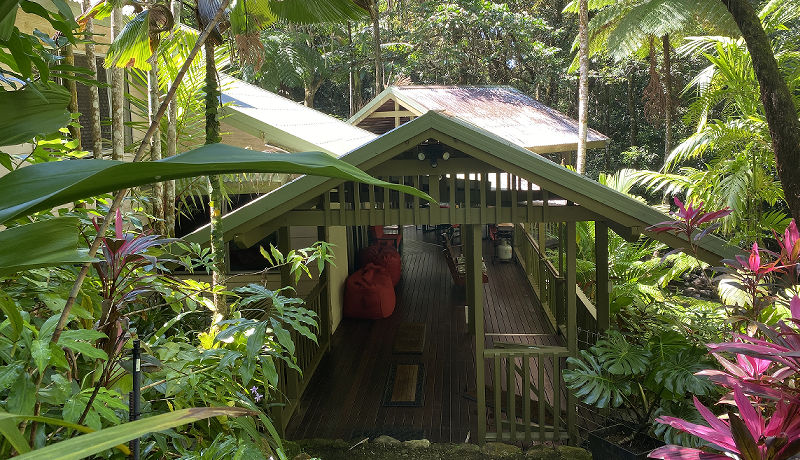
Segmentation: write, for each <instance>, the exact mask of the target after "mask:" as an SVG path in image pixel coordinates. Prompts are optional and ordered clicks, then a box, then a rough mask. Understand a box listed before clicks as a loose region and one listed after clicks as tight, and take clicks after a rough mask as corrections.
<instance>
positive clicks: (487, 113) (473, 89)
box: [349, 86, 609, 153]
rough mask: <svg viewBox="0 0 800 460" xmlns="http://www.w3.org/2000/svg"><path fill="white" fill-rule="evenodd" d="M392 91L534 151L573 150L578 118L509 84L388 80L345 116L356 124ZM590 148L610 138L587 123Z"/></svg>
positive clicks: (420, 108) (416, 106) (413, 105)
mask: <svg viewBox="0 0 800 460" xmlns="http://www.w3.org/2000/svg"><path fill="white" fill-rule="evenodd" d="M387 96H389V97H391V96H394V97H396V99H397V100H398V102H400V103H401V104H403V105H406V106H408V108H410V109H412V110H413V111H416V112H419V113H420V114H422V113H425V112H428V111H437V112H443V113H445V114H446V115H449V116H453V117H457V118H459V119H461V120H464V121H466V122H469V123H471V124H473V125H475V126H478V127H480V128H483V129H485V130H487V131H489V132H491V133H493V134H495V135H497V136H500V137H502V138H503V139H506V140H508V141H509V142H512V143H514V144H516V145H519V146H522V147H525V148H527V149H529V150H532V151H534V152H537V153H550V152H563V151H569V150H575V149H576V148H577V143H578V122H577V121H576V120H574V119H572V118H570V117H568V116H567V115H565V114H563V113H561V112H559V111H557V110H555V109H553V108H551V107H548V106H546V105H544V104H542V103H541V102H539V101H537V100H535V99H533V98H532V97H530V96H528V95H526V94H524V93H522V92H521V91H519V90H517V89H515V88H512V87H509V86H392V87H390V88H388V89H387V90H386V91H385V92H384V94H382V95H379V96H377V97H376V98H375V99H373V101H372V102H370V104H368V105H367V106H366V107H364V109H362V110H361V111H359V113H357V114H356V115H355V116H353V117H352V118H351V119H350V120H349V121H350V122H351V123H354V124H356V125H358V124H359V123H360V122H362V121H364V120H366V119H367V118H368V117H369V115H370V114H372V113H373V112H375V111H377V110H378V108H379V107H380V106H381V103H382V102H384V101H385V100H386V97H387ZM587 141H588V146H589V147H590V148H596V147H604V146H605V145H606V144H607V143H608V142H609V138H608V137H607V136H605V135H604V134H602V133H600V132H598V131H596V130H593V129H590V130H589V132H588V135H587Z"/></svg>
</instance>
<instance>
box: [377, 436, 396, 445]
mask: <svg viewBox="0 0 800 460" xmlns="http://www.w3.org/2000/svg"><path fill="white" fill-rule="evenodd" d="M372 442H373V443H375V444H400V441H398V440H397V439H395V438H393V437H391V436H386V435H385V434H384V435H381V436H378V437H377V438H375V439H373V440H372Z"/></svg>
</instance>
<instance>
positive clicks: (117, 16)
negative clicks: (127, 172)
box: [110, 6, 125, 160]
mask: <svg viewBox="0 0 800 460" xmlns="http://www.w3.org/2000/svg"><path fill="white" fill-rule="evenodd" d="M122 27H123V23H122V8H121V7H118V6H117V7H114V9H113V10H112V12H111V36H112V37H113V38H116V37H117V35H119V33H120V32H121V31H122ZM110 70H111V158H112V159H113V160H122V159H123V156H124V153H125V118H124V112H123V109H124V104H125V82H124V79H125V71H124V70H123V69H121V68H119V67H117V66H112V67H111V69H110Z"/></svg>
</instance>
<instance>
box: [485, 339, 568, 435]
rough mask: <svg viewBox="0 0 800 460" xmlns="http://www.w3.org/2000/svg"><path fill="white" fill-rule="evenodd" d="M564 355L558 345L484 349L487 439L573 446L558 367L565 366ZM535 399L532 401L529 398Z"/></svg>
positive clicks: (566, 400) (563, 389)
mask: <svg viewBox="0 0 800 460" xmlns="http://www.w3.org/2000/svg"><path fill="white" fill-rule="evenodd" d="M569 356H570V351H569V349H568V348H566V347H560V346H525V345H519V346H511V347H508V348H505V347H504V348H487V349H485V350H484V351H483V359H484V362H485V363H486V365H487V366H488V368H489V371H488V372H489V375H491V376H492V385H491V386H489V387H487V388H488V391H489V392H490V394H489V395H487V403H488V404H489V405H490V407H491V408H492V414H491V415H492V416H491V417H487V420H486V422H487V428H488V429H487V431H486V440H487V441H505V442H512V443H513V442H519V441H524V442H526V443H530V442H532V441H537V442H539V443H544V442H546V441H550V442H557V443H560V442H565V441H569V442H576V441H577V436H576V426H575V423H574V417H570V416H569V414H570V412H574V411H575V410H576V407H575V406H574V404H571V398H563V400H562V395H563V391H565V390H566V388H565V384H564V381H563V379H562V377H561V372H560V369H563V368H564V366H566V358H567V357H569ZM533 396H535V399H534V398H533Z"/></svg>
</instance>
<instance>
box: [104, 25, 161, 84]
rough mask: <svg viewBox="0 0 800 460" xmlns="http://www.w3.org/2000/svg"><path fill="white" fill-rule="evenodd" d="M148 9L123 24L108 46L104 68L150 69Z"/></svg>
mask: <svg viewBox="0 0 800 460" xmlns="http://www.w3.org/2000/svg"><path fill="white" fill-rule="evenodd" d="M149 23H150V10H144V11H142V12H141V13H139V14H137V15H136V16H135V17H134V18H133V19H131V20H130V21H128V23H127V24H125V27H124V28H123V29H122V31H121V32H120V33H119V35H118V36H117V37H116V38H115V39H114V42H113V43H112V44H111V46H110V47H109V48H108V54H107V58H106V68H109V67H112V66H117V67H133V68H136V69H141V70H143V71H145V72H148V71H150V63H149V62H148V60H149V59H150V57H151V56H152V55H153V50H152V49H151V48H152V47H151V46H150V35H149V34H148V31H149Z"/></svg>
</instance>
